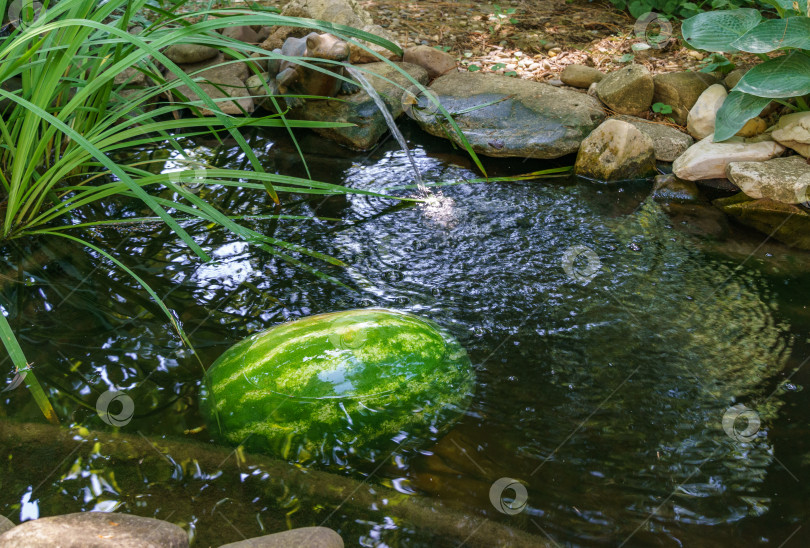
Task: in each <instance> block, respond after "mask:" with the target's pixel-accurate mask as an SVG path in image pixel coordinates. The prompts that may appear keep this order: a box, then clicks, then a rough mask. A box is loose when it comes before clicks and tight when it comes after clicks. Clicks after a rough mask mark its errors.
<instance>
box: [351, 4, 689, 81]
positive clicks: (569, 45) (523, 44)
mask: <svg viewBox="0 0 810 548" xmlns="http://www.w3.org/2000/svg"><path fill="white" fill-rule="evenodd" d="M361 4H362V5H363V7H365V8H366V9H367V10H368V11H369V12H370V13H371V14H372V16H373V17H374V19H375V21H376V22H377V23H379V24H380V25H382V26H383V27H386V28H388V29H389V30H390V31H392V32H394V33H395V34H397V35H398V36H399V39H400V42H401V44H402V45H403V46H409V45H418V44H426V45H430V46H439V47H441V48H443V49H447V51H448V52H449V53H451V54H452V55H455V56H456V57H457V59H458V60H459V63H460V65H461V66H462V67H470V66H471V65H474V67H473V70H475V67H479V68H480V69H482V70H485V71H488V70H492V67H496V68H495V69H494V72H501V73H507V72H511V71H514V72H516V73H517V75H518V76H520V77H521V78H525V79H529V80H548V79H553V78H557V77H558V76H559V73H560V72H561V71H562V69H563V68H565V66H566V65H570V64H574V63H577V64H585V65H589V66H593V67H596V68H598V69H600V70H602V71H605V72H607V71H610V70H614V69H616V68H620V67H622V66H624V64H625V63H628V62H631V61H632V62H635V63H641V64H643V65H645V66H647V68H649V69H650V70H651V71H652V72H654V73H657V72H672V71H677V70H697V69H699V68H700V67H701V65H700V60H702V59H703V58H704V57H705V55H704V54H702V53H699V52H694V51H689V50H688V49H686V48H683V47H681V46H680V43H679V42H677V41H676V40H671V41H670V42H669V44H668V45H667V47H665V48H662V49H651V50H647V51H645V52H634V51H633V50H632V49H631V48H632V45H633V44H634V43H637V42H642V41H643V39H639V38H637V37H636V35H635V32H634V24H635V20H634V19H633V18H632V17H631V16H630V15H628V14H627V13H625V12H621V11H618V10H616V9H614V8H613V7H612V6H611V5H610V4H609V3H608V2H606V1H595V2H588V1H587V0H569V1H568V2H566V1H565V0H532V1H529V0H515V1H509V0H507V1H504V2H500V3H499V5H500V6H501V10H502V11H504V10H507V9H510V8H514V9H515V12H514V14H511V15H508V16H507V17H505V18H498V17H497V16H496V9H495V8H494V7H493V6H494V4H490V3H481V2H465V1H457V2H452V1H446V0H409V1H405V2H402V1H398V0H361ZM510 19H514V22H513V21H510ZM678 31H679V29H678V28H677V25H676V28H674V29H673V34H675V36H676V37H677V35H678ZM630 55H632V57H630ZM501 65H505V66H501Z"/></svg>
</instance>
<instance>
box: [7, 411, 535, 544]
mask: <svg viewBox="0 0 810 548" xmlns="http://www.w3.org/2000/svg"><path fill="white" fill-rule="evenodd" d="M0 446H2V447H3V449H4V451H6V452H7V453H9V454H14V455H15V456H19V458H15V459H14V462H15V465H14V466H15V472H16V473H19V474H20V475H21V476H24V477H42V478H47V477H49V476H50V475H51V474H53V473H54V470H53V466H54V463H65V466H70V463H72V462H74V461H75V460H77V459H83V460H87V459H89V458H90V456H91V455H93V454H95V455H98V454H99V452H100V454H101V455H104V456H105V457H106V458H108V459H111V460H114V461H115V462H116V463H117V465H119V466H133V467H137V466H138V465H139V463H140V462H141V460H142V459H144V458H149V457H154V458H157V459H168V458H171V462H174V463H194V466H195V467H196V468H198V469H199V470H200V471H201V473H209V474H216V473H217V472H221V473H222V475H224V476H233V477H234V478H235V480H234V481H236V482H237V483H238V482H239V481H240V480H239V477H240V474H243V473H244V472H245V470H246V469H249V468H250V467H254V468H258V469H261V470H262V472H263V473H264V474H265V475H266V477H267V478H268V480H267V481H268V482H271V481H276V482H278V483H279V485H280V486H281V487H280V489H282V490H283V489H289V490H292V491H294V492H295V493H296V494H297V495H299V496H301V497H304V498H309V499H312V500H317V501H319V502H320V504H322V505H334V506H336V507H342V508H348V509H349V510H350V511H354V512H356V513H357V514H358V515H365V514H367V513H368V509H369V508H380V509H385V512H386V513H387V514H388V515H390V516H393V517H395V518H398V519H402V520H404V521H406V522H407V523H409V524H412V525H413V527H415V528H416V529H422V530H425V531H429V532H431V533H432V534H434V535H439V536H441V537H442V538H447V539H456V540H457V541H458V542H459V543H461V542H462V541H465V539H466V544H467V545H469V546H500V545H502V544H503V543H504V542H505V541H508V542H509V545H510V546H513V547H517V548H520V547H527V548H529V547H532V548H537V547H538V546H540V547H542V546H550V545H551V544H550V543H549V542H547V541H546V540H545V539H544V538H542V537H539V536H535V535H532V534H530V533H527V532H525V531H522V530H520V529H515V528H512V527H509V526H507V525H505V524H502V523H498V522H494V521H490V520H487V519H485V518H484V517H483V516H478V517H476V516H468V515H464V514H462V513H460V512H458V511H456V510H454V509H452V508H450V507H448V506H446V505H444V504H442V503H440V502H437V501H430V502H427V501H424V500H422V498H421V497H416V496H411V495H406V494H403V493H400V492H397V491H395V490H393V489H390V488H388V487H384V486H381V485H378V484H372V483H370V482H367V481H358V480H356V479H353V478H349V477H345V476H339V475H336V474H330V473H328V472H323V471H320V470H314V469H311V468H301V467H299V466H296V465H294V464H289V463H287V462H285V461H280V460H276V459H273V458H270V457H267V456H264V455H258V454H249V453H243V452H241V451H239V452H238V454H237V451H236V450H234V449H233V448H229V447H223V446H217V445H211V444H206V443H201V442H197V441H188V440H181V439H171V438H160V439H154V440H150V439H148V438H146V437H144V436H133V435H128V434H122V433H120V432H101V431H92V432H91V431H88V430H84V429H81V430H80V429H73V430H68V429H66V428H60V427H58V426H52V425H48V424H38V423H23V422H16V421H12V420H8V419H0ZM209 492H210V497H212V498H211V500H210V503H211V505H212V507H213V505H215V504H216V502H217V501H218V500H219V499H221V495H220V494H218V492H214V490H203V491H201V492H200V493H199V497H202V498H204V497H206V496H209ZM73 515H75V514H73ZM103 515H104V516H107V517H110V518H112V517H113V516H115V518H116V519H117V518H118V517H120V516H123V515H124V514H119V513H105V514H103ZM42 519H43V518H40V519H39V520H35V521H42ZM91 519H92V518H91ZM96 519H98V518H96ZM139 519H149V518H139ZM150 521H157V520H150ZM26 523H33V522H26ZM116 523H117V521H116ZM133 523H135V522H134V521H133ZM96 525H98V526H99V527H106V526H107V525H106V522H105V521H103V520H101V521H99V523H97V524H96ZM323 525H328V523H325V524H323ZM6 526H8V524H6ZM2 527H3V523H0V529H2ZM22 527H26V528H28V527H31V526H30V525H29V526H25V525H24V524H23V525H18V526H16V527H14V528H13V529H10V530H9V531H7V532H5V533H3V534H0V548H11V547H16V546H26V547H28V546H34V545H33V544H31V542H30V541H28V542H24V543H22V544H20V543H17V541H16V540H14V541H13V542H8V543H7V542H5V541H6V540H7V539H8V538H12V539H16V538H17V535H18V534H19V533H14V534H12V532H14V531H16V530H20V528H22ZM172 528H177V526H176V525H174V524H168V523H167V528H166V530H167V531H172V530H174V531H175V533H176V529H172ZM21 531H22V532H23V533H24V532H25V531H24V530H21ZM473 532H474V535H472V536H471V533H473ZM6 535H10V537H7V536H6ZM165 538H174V536H167V537H165ZM259 538H260V539H261V538H264V537H259ZM172 542H174V541H172ZM186 542H187V539H186ZM112 545H115V546H128V545H123V544H111V546H112ZM153 545H154V546H156V547H162V546H179V545H178V544H165V545H164V544H153ZM42 546H49V545H47V544H43V545H42ZM65 546H73V545H65ZM76 546H78V545H76ZM133 546H135V545H133ZM140 546H147V545H145V544H141V545H140ZM227 546H229V548H230V547H231V545H230V544H229V545H227ZM237 546H238V545H237ZM251 546H254V545H253V544H251ZM259 546H275V545H274V544H259Z"/></svg>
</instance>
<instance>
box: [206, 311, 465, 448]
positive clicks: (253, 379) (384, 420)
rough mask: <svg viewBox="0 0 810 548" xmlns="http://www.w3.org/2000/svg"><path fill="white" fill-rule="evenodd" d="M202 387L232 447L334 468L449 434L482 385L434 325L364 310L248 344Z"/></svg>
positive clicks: (275, 331) (216, 427)
mask: <svg viewBox="0 0 810 548" xmlns="http://www.w3.org/2000/svg"><path fill="white" fill-rule="evenodd" d="M203 384H204V390H203V394H202V398H201V404H200V408H201V410H202V412H203V414H204V415H205V417H206V419H207V420H208V423H209V425H210V428H211V430H212V432H215V433H218V434H220V435H221V437H222V438H224V440H225V441H226V442H228V443H230V444H233V445H244V446H245V447H247V448H248V449H250V450H253V451H259V452H264V453H267V454H270V455H274V456H277V457H280V458H284V459H289V460H293V461H298V462H302V461H307V460H310V459H315V460H317V461H319V462H321V463H332V462H336V461H337V462H339V461H343V460H345V458H346V457H348V456H349V455H355V456H359V457H360V458H362V459H366V460H374V459H375V457H378V456H379V454H380V452H382V451H391V450H392V449H394V448H395V447H396V446H397V444H398V443H402V442H404V441H405V440H409V441H410V442H411V443H414V442H416V441H417V440H419V439H424V437H425V436H435V435H438V434H439V433H441V432H444V431H446V430H447V428H448V426H449V425H450V424H452V422H453V420H454V419H455V418H457V417H458V416H459V415H460V414H461V413H463V412H464V410H465V409H466V407H467V405H468V404H469V401H470V398H471V396H472V391H473V386H474V376H473V370H472V366H471V364H470V360H469V358H468V357H467V354H466V352H465V351H464V349H463V348H462V347H461V346H460V345H459V344H458V342H457V341H456V340H455V339H454V338H453V337H452V336H451V335H449V334H448V333H447V332H445V331H444V330H442V329H441V328H440V327H439V326H437V325H436V324H434V323H433V322H430V321H428V320H424V319H422V318H419V317H417V316H414V315H412V314H407V313H404V312H398V311H394V310H385V309H361V310H349V311H345V312H335V313H330V314H321V315H318V316H310V317H307V318H303V319H300V320H297V321H294V322H290V323H286V324H283V325H279V326H276V327H273V328H271V329H268V330H267V331H264V332H262V333H258V334H256V335H253V336H251V337H248V338H247V339H245V340H243V341H241V342H239V343H237V344H236V345H235V346H233V347H232V348H230V349H229V350H227V351H226V352H225V353H224V354H223V355H222V356H220V358H219V359H217V361H216V362H215V363H214V364H213V365H212V366H211V367H210V369H209V370H208V372H207V374H206V378H205V382H204V383H203ZM392 440H397V441H396V442H395V441H392Z"/></svg>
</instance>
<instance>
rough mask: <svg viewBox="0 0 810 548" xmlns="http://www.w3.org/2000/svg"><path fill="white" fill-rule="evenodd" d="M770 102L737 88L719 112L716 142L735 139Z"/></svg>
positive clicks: (716, 124)
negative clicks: (735, 135) (747, 123)
mask: <svg viewBox="0 0 810 548" xmlns="http://www.w3.org/2000/svg"><path fill="white" fill-rule="evenodd" d="M738 87H739V86H738ZM770 102H771V100H770V99H768V98H765V97H757V96H756V95H749V94H748V93H743V92H741V91H737V90H736V88H735V90H734V91H732V92H731V93H729V94H728V97H726V100H725V101H723V106H722V107H720V110H718V111H717V119H716V121H715V124H714V142H715V143H719V142H720V141H725V140H726V139H729V138H731V137H733V136H734V134H736V133H737V132H738V131H740V130H741V129H742V127H743V126H744V125H745V123H746V122H747V121H748V120H750V119H751V118H753V117H754V116H758V115H759V113H760V112H762V109H764V108H765V107H767V106H768V104H769V103H770Z"/></svg>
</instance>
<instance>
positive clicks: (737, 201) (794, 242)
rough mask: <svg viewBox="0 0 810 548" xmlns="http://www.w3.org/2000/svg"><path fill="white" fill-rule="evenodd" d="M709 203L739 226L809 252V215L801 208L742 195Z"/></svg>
mask: <svg viewBox="0 0 810 548" xmlns="http://www.w3.org/2000/svg"><path fill="white" fill-rule="evenodd" d="M712 203H713V204H714V205H715V206H717V207H719V208H720V209H721V210H722V211H723V212H724V213H726V214H727V215H731V216H732V217H734V218H735V219H736V220H737V221H739V222H740V223H742V224H744V225H746V226H750V227H752V228H754V229H756V230H759V231H760V232H762V233H763V234H768V235H769V236H770V237H772V238H774V239H776V240H778V241H780V242H782V243H784V244H787V245H790V246H794V247H798V248H801V249H810V213H808V212H807V210H805V209H803V208H801V207H798V206H796V205H793V204H783V203H782V202H777V201H775V200H769V199H767V198H762V199H759V200H752V199H751V198H749V197H748V196H746V195H745V194H744V193H742V192H741V193H739V194H737V195H735V196H731V197H730V198H720V199H719V200H715V201H714V202H712Z"/></svg>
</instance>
